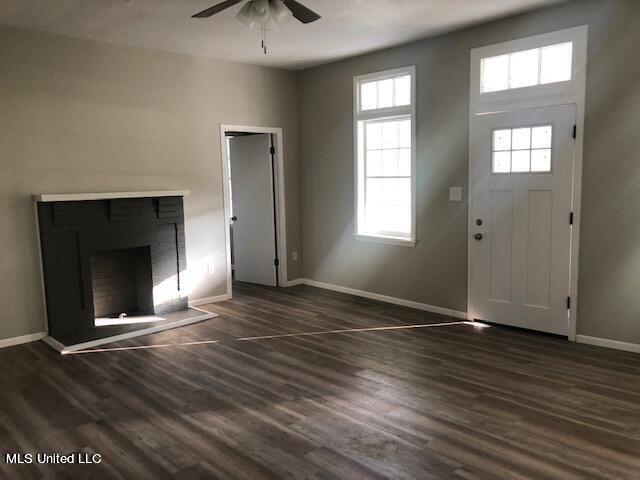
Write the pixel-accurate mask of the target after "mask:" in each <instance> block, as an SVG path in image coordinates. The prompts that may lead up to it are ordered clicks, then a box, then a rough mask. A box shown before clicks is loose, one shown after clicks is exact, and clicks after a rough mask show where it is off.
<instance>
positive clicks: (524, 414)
mask: <svg viewBox="0 0 640 480" xmlns="http://www.w3.org/2000/svg"><path fill="white" fill-rule="evenodd" d="M234 295H235V296H234V299H233V300H232V301H228V302H224V303H220V304H216V305H211V306H208V307H206V308H210V309H211V310H212V311H215V312H218V313H220V314H221V316H220V317H219V318H217V319H214V320H209V321H206V322H203V323H201V324H197V325H192V326H188V327H184V328H181V329H177V330H173V331H168V332H163V333H159V334H155V335H150V336H147V337H142V338H138V339H134V340H129V341H126V342H120V343H118V344H112V345H109V346H106V347H99V349H102V350H100V351H93V352H86V353H80V354H73V355H66V356H59V355H57V354H56V353H55V352H54V351H53V350H51V349H50V348H49V347H47V346H46V345H44V344H43V343H33V344H29V345H24V346H19V347H12V348H8V349H4V350H1V351H0V372H2V374H1V377H0V453H2V454H5V453H7V452H23V453H37V452H48V453H71V452H82V453H93V452H97V453H100V454H101V455H102V458H103V460H102V463H100V464H98V465H66V466H65V465H36V464H27V465H8V464H6V463H5V461H4V458H0V478H20V479H23V478H26V479H30V478H33V479H38V478H75V479H89V478H95V479H99V478H122V479H146V478H149V479H160V478H178V479H194V478H206V479H211V478H243V479H262V478H304V479H312V478H321V479H331V478H338V479H351V478H374V479H378V478H415V479H432V478H433V479H450V478H455V479H479V478H486V479H498V478H501V479H528V478H539V479H561V480H567V479H589V478H600V479H607V480H612V479H638V478H640V355H634V354H630V353H624V352H617V351H612V350H605V349H601V348H597V347H590V346H585V345H578V344H571V343H568V342H566V341H563V340H562V339H558V338H554V337H548V336H542V335H535V334H531V333H526V332H521V331H515V330H510V329H505V328H501V327H489V328H477V327H473V326H470V325H467V324H463V323H455V324H450V325H443V326H431V327H418V328H396V329H376V328H378V327H387V326H396V327H401V326H407V325H416V324H421V325H424V324H440V323H449V322H458V320H455V319H451V318H447V317H443V316H438V315H433V314H429V313H425V312H419V311H415V310H411V309H406V308H401V307H395V306H390V305H386V304H382V303H378V302H373V301H369V300H365V299H359V298H355V297H350V296H347V295H342V294H337V293H332V292H327V291H323V290H318V289H314V288H310V287H304V286H299V287H294V288H290V289H272V288H265V287H257V286H250V285H242V284H236V285H235V286H234ZM362 329H370V330H362ZM335 330H351V331H342V332H335ZM323 331H334V332H333V333H325V334H308V335H300V334H302V333H309V332H323ZM247 337H270V338H247Z"/></svg>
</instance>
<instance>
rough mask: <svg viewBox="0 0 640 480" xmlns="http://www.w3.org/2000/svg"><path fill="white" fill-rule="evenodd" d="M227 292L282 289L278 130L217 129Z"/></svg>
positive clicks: (282, 221)
mask: <svg viewBox="0 0 640 480" xmlns="http://www.w3.org/2000/svg"><path fill="white" fill-rule="evenodd" d="M221 143H222V155H223V159H224V160H223V189H224V199H225V205H224V211H225V238H226V250H227V252H226V253H227V294H228V296H229V297H231V295H232V288H233V281H239V282H246V283H255V284H260V285H267V286H273V287H281V286H285V285H286V278H287V276H286V235H285V210H284V178H283V177H284V176H283V151H282V143H283V142H282V130H281V129H279V128H266V127H247V126H235V125H223V126H221Z"/></svg>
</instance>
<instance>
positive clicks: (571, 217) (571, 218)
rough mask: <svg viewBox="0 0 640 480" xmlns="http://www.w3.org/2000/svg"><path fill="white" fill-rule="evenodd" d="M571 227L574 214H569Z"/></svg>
mask: <svg viewBox="0 0 640 480" xmlns="http://www.w3.org/2000/svg"><path fill="white" fill-rule="evenodd" d="M569 225H573V212H570V213H569Z"/></svg>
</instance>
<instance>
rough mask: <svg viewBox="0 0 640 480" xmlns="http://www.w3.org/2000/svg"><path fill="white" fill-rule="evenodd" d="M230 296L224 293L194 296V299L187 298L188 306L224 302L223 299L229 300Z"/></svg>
mask: <svg viewBox="0 0 640 480" xmlns="http://www.w3.org/2000/svg"><path fill="white" fill-rule="evenodd" d="M230 298H231V297H230V296H229V295H228V294H226V293H225V294H224V295H217V296H215V297H204V298H196V299H195V300H189V306H190V307H191V308H194V307H199V306H201V305H209V304H210V303H218V302H224V301H225V300H229V299H230Z"/></svg>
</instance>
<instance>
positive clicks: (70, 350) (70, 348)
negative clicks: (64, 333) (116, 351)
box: [43, 307, 219, 355]
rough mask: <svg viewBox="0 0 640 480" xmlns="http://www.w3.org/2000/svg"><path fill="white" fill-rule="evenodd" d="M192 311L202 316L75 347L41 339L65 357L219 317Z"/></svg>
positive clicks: (213, 314)
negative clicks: (69, 354)
mask: <svg viewBox="0 0 640 480" xmlns="http://www.w3.org/2000/svg"><path fill="white" fill-rule="evenodd" d="M191 308H192V309H193V310H197V311H199V312H202V313H203V314H202V315H198V316H197V317H192V318H185V319H183V320H177V321H175V322H171V323H167V324H165V325H158V326H155V327H149V328H143V329H141V330H136V331H135V332H128V333H122V334H120V335H113V336H111V337H105V338H100V339H98V340H92V341H90V342H83V343H77V344H75V345H64V344H62V343H61V342H60V341H58V340H56V339H55V338H53V337H48V336H45V337H44V338H43V340H44V342H45V343H46V344H47V345H49V346H50V347H52V348H53V349H54V350H56V351H57V352H59V353H61V354H62V355H65V354H67V353H73V352H77V351H80V350H85V349H87V348H93V347H97V346H99V345H104V344H106V343H112V342H119V341H122V340H129V339H131V338H136V337H141V336H143V335H149V334H151V333H158V332H163V331H165V330H172V329H174V328H178V327H184V326H186V325H192V324H194V323H199V322H203V321H205V320H210V319H212V318H216V317H218V316H219V315H218V314H217V313H213V312H209V311H207V310H203V309H201V308H196V307H191Z"/></svg>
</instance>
